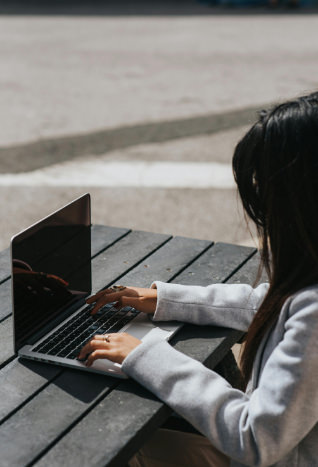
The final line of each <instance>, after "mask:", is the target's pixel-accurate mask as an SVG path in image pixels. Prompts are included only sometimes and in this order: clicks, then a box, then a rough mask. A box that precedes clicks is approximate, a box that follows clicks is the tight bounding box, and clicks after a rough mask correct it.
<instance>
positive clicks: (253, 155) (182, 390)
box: [80, 93, 318, 467]
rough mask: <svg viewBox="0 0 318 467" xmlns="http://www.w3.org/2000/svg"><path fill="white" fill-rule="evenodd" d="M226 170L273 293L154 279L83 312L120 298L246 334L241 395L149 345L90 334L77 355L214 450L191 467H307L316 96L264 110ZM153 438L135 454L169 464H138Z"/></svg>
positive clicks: (312, 415)
mask: <svg viewBox="0 0 318 467" xmlns="http://www.w3.org/2000/svg"><path fill="white" fill-rule="evenodd" d="M233 171H234V176H235V180H236V183H237V186H238V191H239V194H240V197H241V200H242V203H243V206H244V209H245V212H246V214H247V215H248V217H249V218H250V219H251V220H252V221H253V222H254V223H255V225H256V228H257V231H258V236H259V241H260V251H261V260H262V265H263V266H264V267H265V268H266V271H267V273H268V277H269V284H262V285H259V286H258V287H257V288H255V289H253V288H251V287H250V286H248V285H226V284H215V285H211V286H209V287H197V286H194V287H189V286H180V285H174V284H164V283H161V282H155V283H154V284H153V286H152V287H153V288H152V289H139V288H133V287H127V288H125V289H123V290H119V291H112V290H106V291H102V292H100V293H98V294H97V295H96V296H94V297H91V298H90V299H89V303H94V302H96V304H95V307H94V310H93V313H95V312H96V311H97V310H98V309H99V308H100V307H101V306H102V305H104V304H105V303H107V302H112V301H118V302H119V304H120V305H124V306H125V305H131V306H134V307H136V308H138V309H140V310H141V311H144V312H147V313H154V319H155V320H174V319H179V320H180V321H186V322H191V323H196V324H202V325H204V324H214V325H217V326H230V327H232V328H237V329H240V330H246V331H247V335H246V342H245V346H244V351H243V355H242V373H243V378H244V381H245V391H244V392H243V391H239V390H237V389H235V388H232V387H231V386H230V385H229V384H228V383H227V382H226V381H225V380H224V379H223V378H222V377H221V376H219V375H218V374H216V373H215V372H213V371H211V370H208V369H207V368H205V367H204V366H202V365H201V364H199V363H198V362H196V361H194V360H192V359H190V358H188V357H186V356H185V355H183V354H181V353H179V352H177V351H176V350H174V349H173V348H172V347H171V346H170V345H169V344H168V343H166V342H161V341H158V340H156V339H155V338H154V339H153V340H152V341H147V342H143V343H141V342H140V341H139V340H138V339H136V338H134V337H132V336H129V335H127V334H111V335H109V336H108V338H107V341H108V342H106V340H105V339H104V337H105V336H96V337H95V338H94V339H93V340H92V341H91V342H90V343H88V344H87V345H86V346H85V347H84V348H83V350H82V351H81V354H80V357H84V356H85V355H87V354H89V353H90V355H89V357H88V359H87V365H91V364H92V362H93V361H94V360H95V359H96V358H109V359H111V360H113V361H116V362H119V363H122V368H123V370H124V372H126V373H127V374H128V375H130V376H131V377H132V378H134V379H136V380H137V381H139V382H140V383H141V384H143V385H144V386H145V387H147V388H148V389H149V390H150V391H152V392H153V393H154V394H156V395H157V396H158V397H159V398H161V399H162V400H163V401H164V402H166V403H167V404H168V405H169V406H170V407H172V408H173V409H174V410H175V411H176V412H177V413H178V414H180V415H181V416H182V417H184V418H185V419H186V420H188V421H189V422H190V423H191V424H192V425H193V426H194V427H196V428H197V429H198V430H199V431H200V432H201V433H202V434H203V435H204V436H205V437H206V438H204V437H201V439H202V440H205V441H206V443H209V444H207V446H210V447H211V454H210V457H209V455H208V457H205V458H203V457H200V456H201V454H202V453H200V450H199V448H198V449H197V447H195V446H198V445H196V444H195V442H193V444H192V445H191V446H192V452H195V453H196V454H197V456H198V457H197V460H198V462H197V465H226V464H228V465H229V462H230V464H231V465H233V466H238V465H242V464H243V465H252V466H268V465H275V466H280V467H281V466H286V467H287V466H288V467H290V466H304V467H305V466H306V467H308V466H315V465H318V424H317V421H318V390H317V382H318V378H317V376H318V93H314V94H311V95H309V96H304V97H301V98H299V99H295V100H293V101H291V102H287V103H284V104H281V105H278V106H277V107H275V108H274V109H272V110H271V111H269V112H263V113H262V114H261V116H260V118H259V120H258V122H257V123H256V124H255V125H254V126H253V127H252V128H251V129H250V131H249V132H248V133H247V134H246V135H245V136H244V138H243V139H242V140H241V141H240V142H239V144H238V145H237V147H236V149H235V153H234V157H233ZM154 369H155V371H154ZM193 395H195V397H193ZM159 432H160V430H159ZM159 432H158V433H159ZM156 436H157V440H156ZM156 436H155V438H154V440H155V441H154V442H152V444H151V443H150V445H149V446H150V447H149V446H148V447H147V446H145V449H144V451H143V452H141V454H140V456H139V461H140V462H144V464H140V465H169V457H168V458H167V462H166V463H165V462H161V461H157V463H156V461H153V463H151V462H152V461H151V460H150V457H148V459H147V458H145V455H148V456H152V453H154V452H155V447H156V445H158V442H160V440H161V441H162V437H161V438H160V434H157V435H156ZM199 438H200V437H199ZM207 440H209V441H207ZM184 446H185V445H184ZM213 447H214V448H216V449H217V450H218V451H216V450H214V452H215V456H214V454H213V452H212V451H213ZM148 448H149V449H148ZM203 451H204V449H202V452H203ZM205 452H206V451H205ZM218 452H220V455H219V457H218ZM145 453H146V454H145ZM221 453H223V454H224V455H225V456H226V457H225V456H222V454H221ZM143 454H144V457H142V455H143ZM213 456H214V457H213ZM137 458H138V455H137V457H136V459H137ZM136 459H135V461H136V462H137V460H136ZM200 459H201V461H200ZM202 459H204V460H202ZM160 462H161V463H160ZM173 462H174V465H191V463H188V464H186V463H182V462H183V461H180V462H179V463H178V461H176V460H174V461H173ZM200 462H201V464H200Z"/></svg>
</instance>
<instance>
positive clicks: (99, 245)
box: [91, 224, 130, 258]
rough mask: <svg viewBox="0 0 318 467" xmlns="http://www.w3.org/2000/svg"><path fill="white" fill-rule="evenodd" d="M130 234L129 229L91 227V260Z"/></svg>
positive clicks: (104, 226)
mask: <svg viewBox="0 0 318 467" xmlns="http://www.w3.org/2000/svg"><path fill="white" fill-rule="evenodd" d="M129 232H130V230H129V229H122V228H118V227H109V226H107V225H98V224H94V225H92V230H91V233H92V258H93V257H94V256H96V255H98V254H99V253H100V252H101V251H103V250H105V249H106V248H109V247H110V246H111V245H112V244H113V243H115V242H117V241H118V240H119V239H120V238H122V237H124V236H125V235H127V234H128V233H129Z"/></svg>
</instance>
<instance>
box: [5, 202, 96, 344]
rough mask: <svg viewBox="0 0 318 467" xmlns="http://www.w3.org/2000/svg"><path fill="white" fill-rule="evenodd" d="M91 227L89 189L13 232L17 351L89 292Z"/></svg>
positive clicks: (12, 252) (12, 251)
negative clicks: (76, 198)
mask: <svg viewBox="0 0 318 467" xmlns="http://www.w3.org/2000/svg"><path fill="white" fill-rule="evenodd" d="M90 229H91V221H90V198H89V195H85V196H83V197H82V198H79V199H78V200H75V201H74V202H73V203H71V204H69V205H67V206H65V207H64V208H62V209H60V210H59V211H57V212H56V213H54V214H52V215H51V216H49V217H47V218H45V219H43V220H42V221H40V222H39V223H37V224H35V225H34V226H32V227H30V228H29V229H27V230H26V231H24V232H22V233H21V234H19V235H17V236H16V237H14V238H13V240H12V244H11V254H12V278H13V284H12V286H13V302H14V310H13V311H14V335H15V350H16V351H17V350H18V349H19V348H21V347H22V346H23V345H24V344H26V343H27V342H28V339H29V338H30V336H32V335H34V334H35V333H37V332H38V331H40V330H41V329H42V328H43V327H45V326H46V325H48V324H49V323H52V321H53V320H55V319H56V318H57V317H58V316H59V315H62V314H63V316H64V313H65V312H66V310H68V309H69V308H72V309H73V307H72V305H73V304H74V305H75V304H76V302H78V301H83V299H84V298H85V297H86V296H87V295H89V294H90V292H91V230H90Z"/></svg>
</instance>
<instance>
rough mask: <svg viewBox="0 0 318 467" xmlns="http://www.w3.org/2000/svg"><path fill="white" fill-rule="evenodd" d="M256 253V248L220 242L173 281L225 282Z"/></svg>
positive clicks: (196, 282) (197, 283) (191, 282)
mask: <svg viewBox="0 0 318 467" xmlns="http://www.w3.org/2000/svg"><path fill="white" fill-rule="evenodd" d="M254 253H255V248H250V247H244V246H238V245H232V244H230V243H221V242H218V243H216V244H215V245H214V247H213V248H212V249H210V250H208V251H207V252H206V253H205V254H204V255H202V256H200V258H199V259H198V260H197V261H196V262H194V263H193V265H191V266H190V267H189V268H187V269H186V270H185V271H183V273H182V274H180V275H178V276H177V277H176V278H175V279H174V280H173V282H174V283H178V284H183V285H202V286H207V285H209V284H212V283H216V282H225V281H226V280H227V278H228V277H229V276H230V275H231V274H233V272H234V271H235V270H236V269H237V268H239V267H240V266H241V265H242V264H243V263H244V262H245V261H247V260H248V258H250V257H251V256H252V255H254Z"/></svg>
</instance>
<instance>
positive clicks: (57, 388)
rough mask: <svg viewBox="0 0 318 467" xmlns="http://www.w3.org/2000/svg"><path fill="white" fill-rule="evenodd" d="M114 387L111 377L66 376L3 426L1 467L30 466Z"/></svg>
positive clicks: (0, 431)
mask: <svg viewBox="0 0 318 467" xmlns="http://www.w3.org/2000/svg"><path fill="white" fill-rule="evenodd" d="M88 380H89V381H90V383H91V384H88ZM114 384H117V381H116V380H114V378H111V377H106V376H101V375H97V374H90V375H89V378H88V374H87V373H84V372H80V371H65V372H63V373H62V374H61V375H60V376H58V377H57V378H56V379H55V380H54V384H50V385H48V386H47V387H45V389H44V390H43V391H41V392H40V393H39V394H38V395H37V396H36V397H35V398H33V399H32V400H31V401H30V402H29V403H27V404H26V405H24V406H23V407H22V408H21V409H20V410H19V412H17V413H16V414H15V415H13V416H12V417H10V418H9V419H8V420H6V421H5V422H4V423H3V424H2V425H1V427H0V447H1V448H0V451H1V465H3V466H10V467H14V466H22V465H27V464H28V462H29V461H30V460H31V459H33V458H34V457H35V456H36V455H37V454H39V453H40V452H41V451H42V450H43V449H45V448H46V447H47V446H48V445H49V443H51V442H52V440H53V439H55V438H56V437H58V436H59V435H61V434H62V433H63V430H64V429H65V427H67V426H69V425H70V424H72V423H73V422H74V421H75V420H76V419H77V418H78V417H80V416H82V415H83V414H84V413H85V410H86V409H87V408H88V407H90V406H92V405H93V404H94V403H95V402H96V401H98V400H99V399H100V398H101V397H103V396H105V395H106V394H107V392H108V391H109V390H110V389H111V388H112V387H113V386H114ZM77 459H80V456H78V457H77ZM71 465H74V463H72V464H71Z"/></svg>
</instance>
